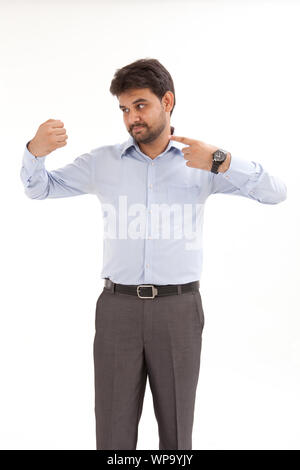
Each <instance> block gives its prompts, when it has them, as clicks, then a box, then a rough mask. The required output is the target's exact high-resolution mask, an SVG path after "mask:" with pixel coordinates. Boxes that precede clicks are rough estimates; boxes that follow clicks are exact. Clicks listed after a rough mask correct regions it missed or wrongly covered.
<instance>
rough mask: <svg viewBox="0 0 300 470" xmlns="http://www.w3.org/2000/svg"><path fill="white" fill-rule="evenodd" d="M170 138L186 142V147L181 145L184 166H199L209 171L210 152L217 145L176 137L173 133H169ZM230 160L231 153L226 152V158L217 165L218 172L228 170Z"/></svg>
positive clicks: (214, 149) (211, 161)
mask: <svg viewBox="0 0 300 470" xmlns="http://www.w3.org/2000/svg"><path fill="white" fill-rule="evenodd" d="M169 138H170V140H175V141H177V142H182V143H183V144H187V145H188V147H183V148H182V149H181V151H182V152H183V155H184V158H185V159H186V160H187V162H186V166H189V167H191V168H199V169H201V170H207V171H210V170H211V167H212V163H213V160H212V154H213V153H214V152H215V151H216V150H218V148H219V147H215V146H214V145H210V144H206V143H205V142H201V140H195V139H189V138H188V137H177V136H175V135H169ZM230 161H231V154H230V153H229V152H228V153H227V156H226V160H225V161H224V162H223V163H222V164H221V165H220V166H219V168H218V172H221V173H224V172H225V171H226V170H228V168H229V166H230Z"/></svg>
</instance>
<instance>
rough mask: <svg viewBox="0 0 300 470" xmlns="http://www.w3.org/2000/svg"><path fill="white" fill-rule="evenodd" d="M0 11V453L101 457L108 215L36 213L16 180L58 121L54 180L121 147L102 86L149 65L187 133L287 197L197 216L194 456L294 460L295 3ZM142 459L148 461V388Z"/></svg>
mask: <svg viewBox="0 0 300 470" xmlns="http://www.w3.org/2000/svg"><path fill="white" fill-rule="evenodd" d="M0 6H1V12H0V52H1V74H0V80H1V96H0V98H1V115H0V126H1V127H0V129H1V186H0V187H1V205H2V210H1V222H2V223H1V227H2V229H1V245H0V246H1V296H0V299H1V317H0V381H1V387H0V448H1V449H35V450H38V449H52V450H54V449H73V450H76V449H95V446H96V443H95V423H94V383H93V357H92V343H93V338H94V315H95V306H96V300H97V298H98V296H99V294H100V292H101V290H102V286H103V281H102V280H101V279H100V271H101V266H102V229H103V226H102V220H101V206H100V203H99V201H98V199H97V198H96V197H94V196H92V195H84V196H81V197H73V198H66V199H49V200H40V201H38V200H31V199H29V198H27V197H26V195H25V194H24V189H23V186H22V182H21V180H20V176H19V174H20V169H21V161H22V156H23V150H24V147H25V144H26V142H27V141H28V140H30V139H31V138H33V136H34V135H35V132H36V130H37V128H38V126H39V125H40V124H41V123H42V122H44V121H46V120H47V119H50V118H52V119H61V120H62V121H63V122H64V124H65V128H66V130H67V134H68V136H69V138H68V145H67V146H66V147H64V148H61V149H58V150H56V151H55V152H53V153H52V154H50V155H49V156H48V157H47V159H46V168H47V169H48V170H52V169H55V168H59V167H61V166H63V165H64V164H67V163H69V162H72V161H73V160H74V159H75V158H76V157H77V156H78V155H81V154H82V153H85V152H88V151H90V150H91V149H93V148H95V147H99V146H101V145H106V144H110V143H111V144H115V143H118V142H123V141H125V140H126V139H127V138H128V136H129V135H128V133H127V131H126V128H125V126H124V124H123V120H122V114H121V111H120V110H119V109H118V101H117V98H116V97H112V95H111V94H110V92H109V86H110V82H111V79H112V78H113V74H114V72H115V70H116V69H117V68H120V67H123V66H124V65H127V64H128V63H130V62H133V61H134V60H137V59H139V58H146V57H152V58H157V59H158V60H159V61H160V62H161V63H162V64H163V65H164V66H165V67H166V68H167V69H168V70H169V72H170V73H171V75H172V77H173V80H174V83H175V92H176V100H177V103H176V107H175V109H174V113H173V115H172V118H171V124H172V125H174V126H175V130H176V129H180V135H185V136H187V137H191V138H195V139H199V140H202V141H204V142H207V143H210V144H213V145H217V146H220V147H223V148H226V149H228V150H229V151H231V153H232V158H234V156H238V157H241V158H244V159H247V160H254V161H258V162H260V163H261V164H262V166H263V167H264V168H265V169H267V170H268V171H269V172H270V173H271V174H274V175H277V176H279V177H280V178H282V180H283V181H284V182H285V183H286V185H287V189H288V197H287V200H286V201H284V202H282V203H280V204H278V205H264V204H260V203H258V202H256V201H253V200H250V199H247V198H243V197H236V196H229V195H222V194H218V195H213V196H211V197H210V198H209V199H208V201H207V203H206V207H205V214H206V215H205V223H204V269H203V274H202V277H201V282H200V292H201V295H202V301H203V307H204V314H205V320H206V323H205V327H204V331H203V346H202V355H201V366H200V375H199V382H198V389H197V398H196V408H195V418H194V432H193V448H194V449H299V448H300V445H299V431H300V430H299V422H300V407H299V396H300V377H299V366H300V359H299V358H300V355H299V354H300V338H299V326H300V320H299V313H300V308H299V307H300V305H299V295H298V292H299V282H300V279H299V265H300V259H299V243H298V241H299V209H298V204H299V185H297V180H298V179H299V171H300V165H299V143H298V138H299V105H300V100H299V83H300V73H299V72H300V69H299V60H298V56H299V43H300V30H299V19H300V4H299V2H296V1H295V2H292V1H284V0H282V1H269V2H264V1H251V2H250V1H249V2H248V1H244V2H243V1H236V2H234V1H224V2H221V1H207V2H204V1H187V0H184V1H179V0H178V1H174V0H172V1H162V0H159V1H154V0H152V1H129V0H127V1H113V0H109V1H107V2H105V1H88V0H84V1H83V0H81V1H79V0H77V1H69V2H68V1H61V0H60V1H56V2H55V1H53V0H51V1H50V0H49V1H25V0H22V1H21V0H20V1H12V0H6V1H4V0H2V1H0ZM177 135H178V133H177ZM137 449H158V430H157V424H156V420H155V416H154V411H153V405H152V396H151V392H150V388H149V383H147V388H146V394H145V399H144V407H143V413H142V417H141V421H140V426H139V436H138V446H137Z"/></svg>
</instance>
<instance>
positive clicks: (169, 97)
mask: <svg viewBox="0 0 300 470" xmlns="http://www.w3.org/2000/svg"><path fill="white" fill-rule="evenodd" d="M162 103H163V106H164V109H165V111H166V112H170V111H172V109H173V106H174V93H172V92H171V91H166V93H165V94H164V96H163V97H162Z"/></svg>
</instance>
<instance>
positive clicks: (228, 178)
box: [210, 156, 287, 204]
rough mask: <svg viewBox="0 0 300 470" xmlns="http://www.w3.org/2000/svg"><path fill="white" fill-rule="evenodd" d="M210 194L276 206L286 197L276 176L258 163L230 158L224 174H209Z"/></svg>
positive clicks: (285, 190)
mask: <svg viewBox="0 0 300 470" xmlns="http://www.w3.org/2000/svg"><path fill="white" fill-rule="evenodd" d="M211 176H212V179H211V192H210V194H216V193H223V194H232V195H236V196H244V197H247V198H250V199H254V200H256V201H258V202H261V203H262V204H278V203H279V202H282V201H284V200H285V199H286V197H287V188H286V185H285V184H284V182H283V181H282V180H281V179H280V178H279V177H277V176H272V175H270V173H268V172H267V171H266V170H265V169H264V168H263V167H262V165H261V164H260V163H257V162H254V161H247V160H242V159H240V158H237V157H235V156H231V162H230V167H229V168H228V170H227V171H225V172H224V173H217V174H214V173H211Z"/></svg>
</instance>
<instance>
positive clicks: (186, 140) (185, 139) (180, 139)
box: [169, 135, 197, 145]
mask: <svg viewBox="0 0 300 470" xmlns="http://www.w3.org/2000/svg"><path fill="white" fill-rule="evenodd" d="M169 138H170V140H176V141H177V142H182V143H183V144H187V145H192V144H194V143H195V142H197V141H196V140H195V139H189V138H188V137H178V136H176V135H169Z"/></svg>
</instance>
